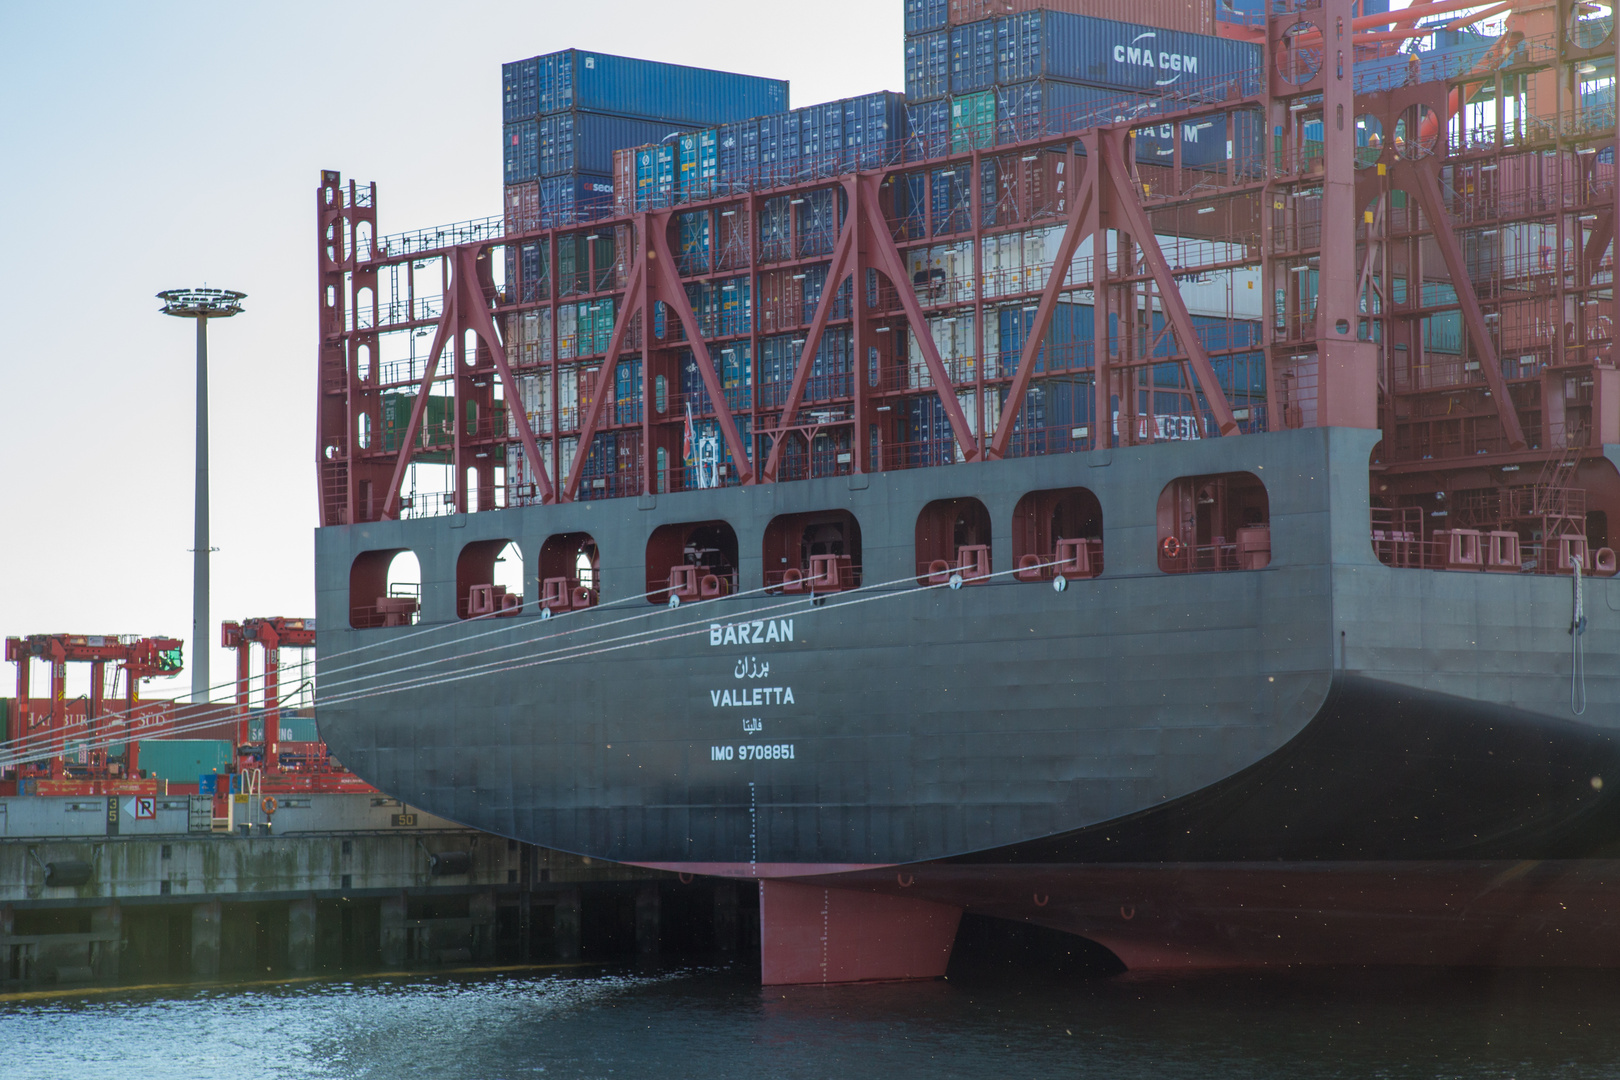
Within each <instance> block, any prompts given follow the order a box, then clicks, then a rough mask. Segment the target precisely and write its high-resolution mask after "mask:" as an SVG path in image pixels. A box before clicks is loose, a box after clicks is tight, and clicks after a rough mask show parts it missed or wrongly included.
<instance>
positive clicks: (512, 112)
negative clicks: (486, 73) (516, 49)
mask: <svg viewBox="0 0 1620 1080" xmlns="http://www.w3.org/2000/svg"><path fill="white" fill-rule="evenodd" d="M539 115H540V58H539V57H538V56H532V57H530V58H529V59H527V60H519V61H517V62H515V63H511V64H502V65H501V122H502V123H505V124H515V123H517V122H518V121H519V120H533V119H534V118H535V117H536V116H539Z"/></svg>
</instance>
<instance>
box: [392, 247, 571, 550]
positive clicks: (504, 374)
mask: <svg viewBox="0 0 1620 1080" xmlns="http://www.w3.org/2000/svg"><path fill="white" fill-rule="evenodd" d="M478 251H479V246H478V245H476V244H467V245H463V246H461V247H457V248H454V249H452V252H453V253H452V256H451V258H452V260H453V261H452V269H451V276H450V289H449V294H448V295H447V296H446V297H445V302H444V313H443V314H442V315H440V316H439V323H438V327H437V329H435V330H434V332H433V345H432V346H431V348H430V349H429V351H428V358H427V366H426V368H425V369H424V370H423V373H422V382H421V384H420V385H419V387H418V388H417V392H416V400H415V401H413V402H412V403H411V418H410V420H409V421H408V422H407V423H406V425H405V431H404V434H403V436H402V438H401V440H400V443H399V458H398V460H396V461H395V462H394V473H393V477H392V478H391V479H390V481H389V483H388V497H387V498H386V499H385V500H384V502H383V511H382V516H383V518H384V519H388V518H392V517H396V516H397V515H398V513H399V498H400V496H399V490H400V485H402V484H403V483H404V482H405V470H406V468H407V467H409V465H410V463H411V458H412V457H413V456H415V455H414V451H415V444H416V434H417V432H418V431H420V430H421V428H422V414H423V413H424V412H425V411H426V410H427V401H428V395H429V393H430V392H431V391H432V389H433V383H434V379H435V378H436V376H437V375H438V372H439V357H440V355H441V354H442V353H443V352H444V349H445V347H446V345H447V344H449V343H450V341H451V340H452V339H453V341H454V342H455V343H456V352H457V355H458V356H459V354H460V348H461V346H460V341H461V337H462V332H463V331H464V330H471V331H473V333H474V334H476V335H477V336H478V338H479V340H481V341H482V342H483V343H484V346H485V347H486V348H488V349H489V352H490V356H491V357H492V358H493V359H494V361H495V369H496V371H498V372H499V373H500V377H501V384H502V386H504V387H505V390H506V397H507V402H508V409H507V412H508V414H509V415H510V414H511V413H512V411H513V406H514V404H515V409H516V415H517V428H518V435H519V437H520V438H521V439H522V440H523V452H524V453H525V454H527V455H528V457H529V462H530V464H531V465H532V466H533V467H534V473H535V476H536V477H538V478H539V481H540V487H541V492H542V495H541V497H542V500H543V501H545V502H553V501H555V497H556V494H555V491H554V489H553V488H552V484H551V478H550V476H549V475H548V474H547V473H546V466H545V461H544V459H542V458H541V456H540V447H539V446H538V445H537V444H536V442H535V439H534V432H533V430H532V429H530V427H529V417H528V415H527V414H526V413H525V412H524V410H523V397H522V395H521V394H520V393H519V392H518V387H517V381H516V380H515V379H514V378H513V377H512V369H511V367H510V366H509V365H508V364H507V362H506V348H505V346H504V345H502V343H501V340H500V335H499V334H497V333H496V332H495V321H494V319H492V318H491V317H490V314H489V306H488V304H487V302H486V301H485V300H484V295H483V289H482V288H481V287H480V286H479V284H478V270H477V259H478ZM456 366H457V363H456V361H454V360H452V362H451V370H452V371H455V370H456ZM459 374H460V373H459V372H457V375H458V376H459ZM455 413H456V416H455V421H454V422H455V431H456V439H457V442H458V443H459V442H460V438H461V433H462V429H463V428H464V427H465V425H466V416H465V413H464V412H463V410H462V409H461V407H460V405H459V404H458V405H457V406H456V408H455ZM462 483H463V481H462V479H461V478H460V477H459V476H458V477H457V478H456V484H457V488H458V489H459V488H460V487H461V485H462Z"/></svg>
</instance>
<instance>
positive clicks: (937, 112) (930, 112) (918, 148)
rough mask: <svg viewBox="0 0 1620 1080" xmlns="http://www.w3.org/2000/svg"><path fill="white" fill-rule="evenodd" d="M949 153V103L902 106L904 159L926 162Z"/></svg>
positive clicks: (934, 102)
mask: <svg viewBox="0 0 1620 1080" xmlns="http://www.w3.org/2000/svg"><path fill="white" fill-rule="evenodd" d="M950 151H951V103H950V102H949V101H943V100H942V101H927V102H924V103H922V104H921V105H910V104H908V105H907V106H906V159H907V160H908V161H926V160H928V159H929V158H936V157H944V156H945V155H946V154H948V153H950Z"/></svg>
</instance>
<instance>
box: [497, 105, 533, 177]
mask: <svg viewBox="0 0 1620 1080" xmlns="http://www.w3.org/2000/svg"><path fill="white" fill-rule="evenodd" d="M501 133H502V140H501V142H502V151H503V153H502V157H503V159H504V164H505V170H504V171H505V174H506V183H508V184H526V183H528V182H529V181H530V180H538V179H539V178H540V125H539V123H538V122H537V121H534V120H524V121H522V122H521V123H517V124H507V125H506V126H505V127H504V128H502V129H501Z"/></svg>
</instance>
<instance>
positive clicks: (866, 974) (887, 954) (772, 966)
mask: <svg viewBox="0 0 1620 1080" xmlns="http://www.w3.org/2000/svg"><path fill="white" fill-rule="evenodd" d="M961 918H962V909H961V908H959V907H953V906H950V905H948V904H940V903H935V902H933V901H929V900H918V899H914V898H912V897H907V896H892V895H884V894H882V893H872V892H857V891H853V890H849V889H832V888H824V887H821V886H817V885H801V884H796V883H792V882H786V881H762V882H760V887H759V924H760V982H761V983H762V984H763V985H765V986H791V985H803V984H807V983H847V982H871V981H879V980H888V979H935V978H939V977H941V976H943V975H944V974H945V968H946V965H947V964H949V963H950V959H951V946H952V943H953V942H954V941H955V940H956V928H957V924H958V923H959V922H960V921H961Z"/></svg>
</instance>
